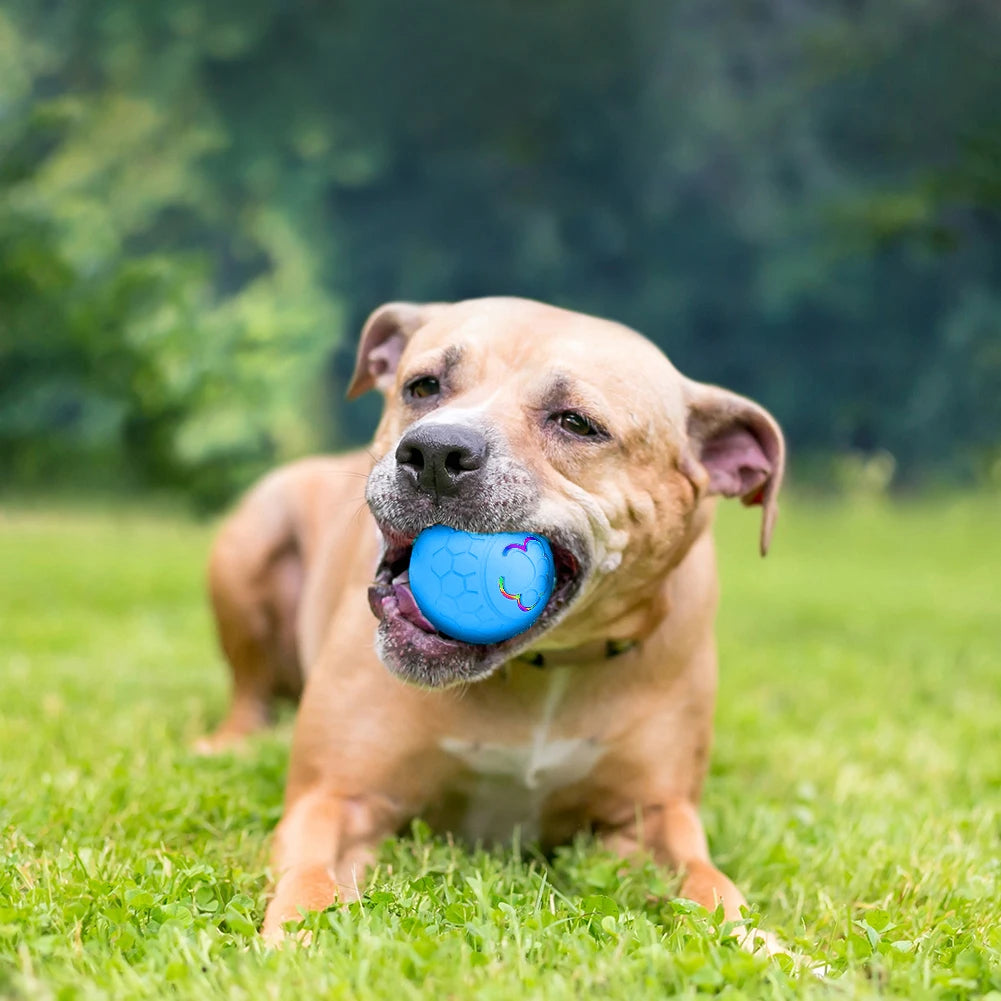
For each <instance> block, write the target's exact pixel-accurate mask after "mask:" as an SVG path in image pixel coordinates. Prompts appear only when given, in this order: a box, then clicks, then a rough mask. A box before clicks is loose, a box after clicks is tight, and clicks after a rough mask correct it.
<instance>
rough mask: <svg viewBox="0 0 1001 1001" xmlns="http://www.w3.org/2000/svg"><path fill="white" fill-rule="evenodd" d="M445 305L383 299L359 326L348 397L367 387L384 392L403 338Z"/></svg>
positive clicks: (403, 344)
mask: <svg viewBox="0 0 1001 1001" xmlns="http://www.w3.org/2000/svg"><path fill="white" fill-rule="evenodd" d="M445 308H447V304H446V303H442V302H429V303H417V302H387V303H386V304H385V305H383V306H380V307H379V308H378V309H377V310H376V311H375V312H374V313H372V315H371V316H369V318H368V319H367V320H366V321H365V326H364V327H363V328H362V332H361V343H360V344H359V345H358V357H357V359H356V360H355V371H354V375H353V376H352V377H351V384H350V385H349V386H348V399H349V400H353V399H354V398H355V397H356V396H361V395H362V393H367V392H368V391H369V390H370V389H378V390H380V391H381V392H383V393H385V392H388V391H389V390H390V389H391V388H392V386H393V382H394V381H395V378H396V369H397V366H398V365H399V364H400V356H401V355H402V354H403V349H404V348H405V347H406V346H407V342H408V341H409V340H410V338H411V337H413V335H414V334H415V333H416V332H417V331H418V330H420V328H421V327H423V326H424V324H425V323H427V322H428V321H429V320H430V319H431V318H432V317H433V316H434V315H435V314H437V313H440V312H441V311H442V310H443V309H445Z"/></svg>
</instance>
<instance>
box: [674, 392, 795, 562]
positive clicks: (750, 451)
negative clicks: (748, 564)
mask: <svg viewBox="0 0 1001 1001" xmlns="http://www.w3.org/2000/svg"><path fill="white" fill-rule="evenodd" d="M685 389H686V394H685V395H686V399H687V403H688V442H689V451H688V452H687V453H683V454H682V457H681V462H680V463H679V466H680V469H681V471H682V472H683V473H684V474H685V475H686V476H687V477H688V478H689V479H690V480H691V481H692V483H693V484H694V485H695V487H696V489H697V490H698V491H699V492H700V493H701V492H703V491H705V492H706V493H710V494H719V495H721V496H723V497H739V498H740V499H741V500H742V501H743V502H744V504H748V505H750V504H760V505H761V506H762V509H763V510H762V513H761V555H762V556H764V555H765V554H766V553H767V552H768V545H769V543H770V542H771V538H772V529H773V528H774V526H775V516H776V515H777V514H778V492H779V487H780V486H781V485H782V474H783V472H784V471H785V442H784V440H783V438H782V431H781V429H780V428H779V426H778V423H777V422H776V420H775V418H774V417H772V415H771V414H770V413H769V412H768V411H767V410H765V408H764V407H760V406H758V404H757V403H755V402H754V401H753V400H749V399H747V398H746V397H744V396H739V395H737V393H731V392H730V391H729V390H726V389H720V388H719V387H718V386H707V385H704V384H702V383H697V382H689V383H688V384H687V385H686V387H685Z"/></svg>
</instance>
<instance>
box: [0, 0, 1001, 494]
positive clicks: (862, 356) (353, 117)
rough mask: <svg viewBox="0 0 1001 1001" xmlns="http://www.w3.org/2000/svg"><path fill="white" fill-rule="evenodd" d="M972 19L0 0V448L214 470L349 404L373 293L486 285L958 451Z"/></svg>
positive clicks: (861, 445)
mask: <svg viewBox="0 0 1001 1001" xmlns="http://www.w3.org/2000/svg"><path fill="white" fill-rule="evenodd" d="M999 50H1001V14H999V13H998V9H997V6H996V5H995V4H993V3H991V2H989V0H964V2H961V3H960V2H954V0H917V2H915V0H888V2H886V3H880V4H857V3H847V2H844V3H840V4H833V5H830V4H828V5H816V4H808V3H806V2H805V0H796V2H792V3H781V4H780V3H777V2H771V0H761V2H755V3H748V4H743V5H737V6H734V5H732V4H725V3H720V2H716V0H711V2H706V0H673V2H670V3H662V2H660V0H628V2H626V3H621V4H604V3H598V2H597V0H583V2H578V3H575V4H570V3H568V2H567V0H543V2H538V3H533V4H517V3H514V2H512V0H483V2H481V3H476V4H465V5H462V4H455V3H452V2H448V0H431V2H429V3H423V4H417V5H400V4H390V3H384V2H378V0H377V2H374V3H360V2H355V0H349V2H346V3H337V4H326V5H323V4H320V5H316V4H312V5H310V4H302V3H291V4H289V3H278V2H276V0H249V2H245V3H241V4H232V3H211V4H210V3H208V2H206V0H183V2H179V3H171V4H166V3H159V2H156V3H142V4H136V3H130V2H126V0H80V2H77V3H73V4H69V3H58V2H57V3H52V4H41V3H38V2H36V0H0V450H2V452H3V455H4V458H5V460H8V461H7V462H5V466H6V467H7V470H8V478H9V479H12V480H13V481H14V482H16V483H21V484H34V485H36V486H37V485H40V484H45V483H49V482H52V481H53V480H60V479H62V480H66V479H74V480H78V479H80V478H81V477H83V478H90V479H92V480H98V481H101V480H104V479H107V478H115V477H118V478H121V477H122V476H126V477H128V478H129V479H131V480H132V481H133V482H134V483H136V484H137V485H164V484H166V485H175V486H180V487H181V488H182V489H184V490H187V491H190V492H193V493H194V494H195V496H196V497H198V498H200V499H201V500H203V501H204V502H207V503H214V502H216V501H219V500H222V499H223V498H225V497H226V496H227V495H228V494H229V493H231V492H232V490H233V489H234V488H236V487H238V486H239V485H241V484H243V483H245V482H246V481H247V480H248V479H249V478H250V477H251V476H252V475H254V474H255V473H256V472H258V471H260V470H261V469H262V468H264V467H265V466H267V465H269V464H271V463H273V462H275V461H277V460H279V459H283V458H288V457H290V456H293V455H296V454H300V453H302V452H304V451H308V450H311V449H315V448H319V447H327V446H329V445H331V444H335V443H342V442H348V441H357V440H360V439H363V438H364V437H366V435H367V434H368V432H369V430H370V428H371V422H372V416H373V413H374V403H373V402H372V401H366V402H365V403H364V404H360V405H358V406H357V407H353V408H350V409H345V408H343V407H342V404H341V402H340V399H341V394H342V390H343V387H344V385H345V383H346V380H347V377H348V374H349V371H350V367H351V358H352V354H353V350H352V342H353V338H354V336H355V333H356V331H357V329H358V326H359V324H360V323H361V321H362V319H363V318H364V316H365V315H366V313H367V312H368V311H369V310H370V309H372V308H373V307H374V306H375V305H377V304H378V303H379V302H382V301H385V300H387V299H392V298H412V299H450V298H461V297H466V296H471V295H482V294H493V293H515V294H525V295H530V296H535V297H537V298H542V299H547V300H553V301H557V302H560V303H562V304H565V305H569V306H573V307H576V308H581V309H585V310H589V311H593V312H598V313H602V314H605V315H609V316H613V317H615V318H618V319H621V320H623V321H625V322H627V323H631V324H632V325H634V326H636V327H638V328H639V329H641V330H643V331H644V332H645V333H648V334H649V335H651V336H652V337H654V339H655V340H657V341H658V342H659V343H660V344H661V345H662V346H664V347H665V348H666V349H667V351H668V353H669V354H670V355H671V356H672V357H673V358H674V360H675V361H676V362H677V363H678V364H679V366H680V367H682V368H683V369H685V370H686V371H688V372H690V373H691V374H693V375H695V376H697V377H700V378H704V379H707V380H710V381H716V382H720V383H724V384H727V385H730V386H733V387H734V388H736V389H739V390H742V391H744V392H747V393H750V394H752V395H756V396H758V397H759V398H761V399H762V400H763V401H764V402H765V403H766V404H767V405H769V406H770V407H771V408H772V409H773V410H774V411H775V412H776V414H777V415H778V416H779V418H780V419H781V420H782V422H783V423H784V425H785V426H786V428H787V430H788V432H789V436H790V439H791V442H792V444H793V446H794V449H795V452H796V453H797V454H801V455H808V454H817V455H821V456H829V455H831V454H832V453H844V452H849V451H857V452H859V453H861V454H862V455H863V456H865V455H868V454H869V453H872V452H877V451H880V450H885V451H888V452H889V453H891V454H892V455H893V457H894V459H895V463H896V465H895V469H896V472H897V475H898V476H899V477H900V478H901V479H902V480H903V481H904V482H908V481H914V480H915V479H918V478H920V477H922V476H924V477H926V478H927V477H929V476H933V475H940V474H941V475H949V476H953V477H955V476H961V477H966V478H967V479H969V478H973V477H979V478H984V477H988V476H990V475H992V473H991V471H992V470H997V468H998V462H999V460H1001V439H999V427H1001V414H999V410H998V407H999V406H1001V404H999V402H998V401H999V400H1001V353H999V352H1001V347H999V345H1001V335H999V327H1001V291H999V274H1001V257H999V254H1001V251H999V247H1001V239H999V237H1001V224H999V210H1001V194H999V192H1001V132H999V126H998V118H997V114H996V109H997V107H998V104H999V102H1001V76H999V74H998V73H997V57H998V52H999ZM862 461H865V460H864V458H863V460H862ZM818 467H819V468H826V460H824V461H823V462H821V463H819V464H818Z"/></svg>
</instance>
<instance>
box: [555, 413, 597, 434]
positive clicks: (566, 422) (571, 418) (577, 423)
mask: <svg viewBox="0 0 1001 1001" xmlns="http://www.w3.org/2000/svg"><path fill="white" fill-rule="evenodd" d="M555 416H556V422H557V423H558V424H559V426H560V427H561V428H563V430H564V431H568V432H569V433H570V434H575V435H577V436H578V437H579V438H589V437H590V436H591V435H595V434H597V433H598V429H597V428H596V427H595V426H594V425H593V424H592V423H591V422H590V421H589V420H588V419H587V418H586V417H585V416H584V415H583V414H579V413H577V411H576V410H566V411H564V412H563V413H562V414H556V415H555Z"/></svg>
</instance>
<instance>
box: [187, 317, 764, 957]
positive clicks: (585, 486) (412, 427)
mask: <svg viewBox="0 0 1001 1001" xmlns="http://www.w3.org/2000/svg"><path fill="white" fill-rule="evenodd" d="M368 390H377V391H378V392H380V393H382V394H383V396H384V400H385V406H384V410H383V414H382V419H381V421H380V423H379V427H378V430H377V431H376V435H375V439H374V441H373V443H372V445H371V446H370V448H368V449H365V450H363V451H359V452H357V453H353V454H350V455H344V456H339V457H333V458H315V459H308V460H304V461H301V462H297V463H294V464H292V465H290V466H287V467H284V468H282V469H279V470H277V471H276V472H274V473H272V474H271V475H269V476H267V477H266V478H265V479H263V480H262V481H261V482H260V483H259V484H258V485H257V486H256V487H254V488H253V489H252V490H251V491H250V492H249V494H248V495H247V496H246V497H245V498H244V500H243V501H242V503H241V504H240V506H239V507H238V509H237V510H236V512H235V513H234V514H233V515H232V516H231V517H230V518H229V520H228V521H227V522H226V523H225V524H224V526H223V528H222V530H221V532H220V534H219V537H218V539H217V541H216V544H215V546H214V548H213V552H212V558H211V565H210V585H211V595H212V601H213V605H214V608H215V612H216V619H217V623H218V629H219V635H220V639H221V643H222V647H223V650H224V652H225V654H226V657H227V659H228V660H229V663H230V666H231V668H232V671H233V679H234V696H233V704H232V707H231V710H230V713H229V716H228V717H227V719H226V720H225V722H224V723H223V724H222V726H221V727H220V728H219V729H218V731H217V732H216V733H215V734H213V735H212V736H210V737H208V738H205V740H204V741H202V746H203V747H204V748H205V749H209V750H211V749H215V748H219V747H224V746H226V745H227V744H230V743H231V742H233V741H236V740H239V739H241V738H242V737H244V736H245V735H246V734H248V733H249V732H251V731H252V730H254V729H255V728H257V727H259V726H261V725H263V724H264V723H265V722H266V721H267V718H268V714H269V708H270V704H271V701H272V699H273V698H274V697H275V696H276V695H280V694H289V695H292V696H295V697H299V696H301V704H300V708H299V712H298V716H297V719H296V724H295V733H294V738H293V745H292V751H291V762H290V770H289V779H288V787H287V792H286V799H285V813H284V816H283V818H282V821H281V824H280V825H279V827H278V831H277V834H276V837H275V844H274V868H275V872H276V873H277V874H278V883H277V886H276V888H275V892H274V896H273V899H272V900H271V903H270V906H269V907H268V910H267V915H266V917H265V922H264V932H265V935H267V936H269V937H271V938H276V937H278V936H280V935H281V934H282V931H283V926H284V924H285V923H286V922H288V921H290V920H296V919H298V918H299V916H300V912H301V911H302V910H315V909H322V908H324V907H327V906H329V905H330V904H331V903H333V902H335V901H336V900H342V901H343V900H347V899H351V898H353V897H354V896H355V895H356V894H357V893H358V887H359V886H360V885H363V878H364V869H365V867H366V865H367V864H368V863H369V862H370V861H371V859H372V854H373V851H374V850H375V848H376V846H377V845H378V844H379V843H380V841H381V840H383V839H384V838H385V837H387V836H389V835H391V834H393V833H394V832H396V831H398V830H399V829H400V828H401V827H403V826H405V825H406V824H407V822H408V821H409V820H410V819H411V818H413V817H415V816H420V817H423V818H425V819H426V820H428V821H429V822H430V823H431V824H433V825H434V826H436V827H438V828H440V829H443V830H449V831H452V832H455V833H456V834H460V835H464V836H467V837H472V838H480V837H482V838H490V839H507V838H510V836H511V834H512V832H513V830H514V829H515V827H516V826H520V827H521V829H522V831H523V833H524V834H525V835H526V836H530V837H533V838H538V839H539V841H540V842H541V843H542V844H543V845H553V844H557V843H560V842H563V841H565V840H567V839H569V838H570V837H572V836H573V834H574V833H575V832H576V831H578V830H582V829H589V830H593V831H594V832H596V834H597V835H598V836H599V837H600V838H602V839H603V840H604V841H605V842H606V843H607V844H608V846H609V847H611V848H612V849H613V850H615V851H618V852H621V853H623V854H630V853H632V852H634V851H636V850H638V849H643V850H645V851H647V852H649V853H650V854H652V856H653V857H654V858H655V859H657V860H658V861H659V862H661V863H663V864H664V865H666V866H670V867H671V868H672V869H674V870H676V871H677V872H678V873H679V876H680V881H681V882H680V893H681V894H683V895H685V896H688V897H690V898H691V899H693V900H696V901H698V902H699V903H702V904H704V905H705V906H706V907H709V908H713V907H715V906H716V905H717V903H718V902H722V904H723V906H724V908H725V911H726V914H727V916H728V917H732V918H738V917H739V916H740V908H741V905H742V904H743V903H744V900H743V897H742V896H741V894H740V893H739V891H738V890H737V889H736V887H735V886H734V885H733V884H732V883H731V882H730V880H729V879H727V877H726V876H724V875H723V874H722V873H721V872H719V870H717V869H716V868H715V867H714V866H713V864H712V862H711V860H710V858H709V853H708V849H707V846H706V839H705V835H704V834H703V830H702V826H701V823H700V821H699V818H698V815H697V812H696V806H697V802H698V799H699V795H700V791H701V786H702V782H703V778H704V775H705V772H706V764H707V755H708V750H709V746H710V741H711V731H712V716H713V704H714V699H715V690H716V650H715V645H714V638H713V620H714V617H715V610H716V593H717V582H716V567H715V557H714V553H713V539H712V518H713V507H714V504H715V499H716V497H718V496H724V497H739V498H741V499H742V500H743V502H744V503H745V504H760V505H761V508H762V521H761V529H760V548H761V551H762V553H764V552H765V551H766V550H767V548H768V543H769V539H770V537H771V533H772V526H773V523H774V520H775V514H776V495H777V493H778V490H779V485H780V482H781V479H782V470H783V456H784V448H783V442H782V435H781V432H780V431H779V428H778V426H777V424H776V423H775V421H774V420H773V418H772V417H771V416H770V415H769V414H768V413H767V411H765V410H764V409H762V408H761V407H760V406H758V405H757V404H756V403H753V402H752V401H750V400H748V399H745V398H743V397H741V396H738V395H736V394H734V393H731V392H728V391H726V390H724V389H719V388H717V387H715V386H708V385H705V384H702V383H698V382H694V381H692V380H690V379H687V378H685V377H684V376H683V375H681V374H680V373H679V372H678V371H677V370H676V369H675V368H674V367H673V366H672V365H671V363H670V362H669V361H668V360H667V358H666V357H665V356H664V355H663V354H662V353H661V352H660V351H659V350H658V349H657V348H656V347H655V346H654V345H653V344H652V343H651V342H650V341H648V340H646V339H645V338H643V337H642V336H640V335H639V334H637V333H635V332H634V331H632V330H629V329H628V328H626V327H622V326H620V325H618V324H615V323H611V322H608V321H606V320H599V319H596V318H594V317H590V316H583V315H581V314H578V313H572V312H568V311H566V310H562V309H557V308H554V307H552V306H546V305H542V304H541V303H536V302H529V301H525V300H520V299H480V300H473V301H468V302H460V303H455V304H451V305H449V304H442V303H435V304H431V305H415V304H409V303H393V304H389V305H386V306H383V307H382V308H380V309H378V310H376V312H375V313H374V314H373V315H372V316H371V317H370V319H369V320H368V322H367V324H366V326H365V329H364V331H363V332H362V337H361V344H360V347H359V351H358V361H357V368H356V370H355V374H354V379H353V381H352V384H351V388H350V394H351V395H352V396H356V395H359V394H361V393H364V392H366V391H368ZM432 525H445V526H448V527H450V528H453V529H459V530H461V531H464V532H470V533H500V532H520V533H533V534H536V535H539V536H544V537H545V538H546V539H547V540H548V541H549V543H550V545H551V548H552V559H553V567H554V570H555V584H554V586H553V592H552V596H551V598H550V599H549V601H548V604H547V605H546V607H545V610H544V611H543V612H542V614H541V615H540V616H539V617H538V619H537V620H536V621H535V622H534V623H533V624H532V625H531V626H530V627H529V628H528V629H527V630H525V631H523V632H521V633H519V634H518V635H516V636H514V637H512V638H510V639H506V640H503V641H502V642H497V643H477V644H472V643H465V642H462V641H460V640H458V639H456V638H454V637H451V636H449V635H446V634H444V633H442V632H440V631H438V630H436V629H435V628H434V626H432V625H431V623H430V622H429V621H428V620H427V619H426V618H425V617H424V616H423V615H422V614H421V613H420V611H419V609H418V607H417V605H416V603H415V601H414V599H413V595H412V593H411V592H410V588H409V576H408V569H409V560H410V554H411V549H412V546H413V542H414V539H415V538H416V537H417V536H418V535H419V534H420V533H421V532H422V531H424V530H425V529H427V528H429V527H430V526H432Z"/></svg>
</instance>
